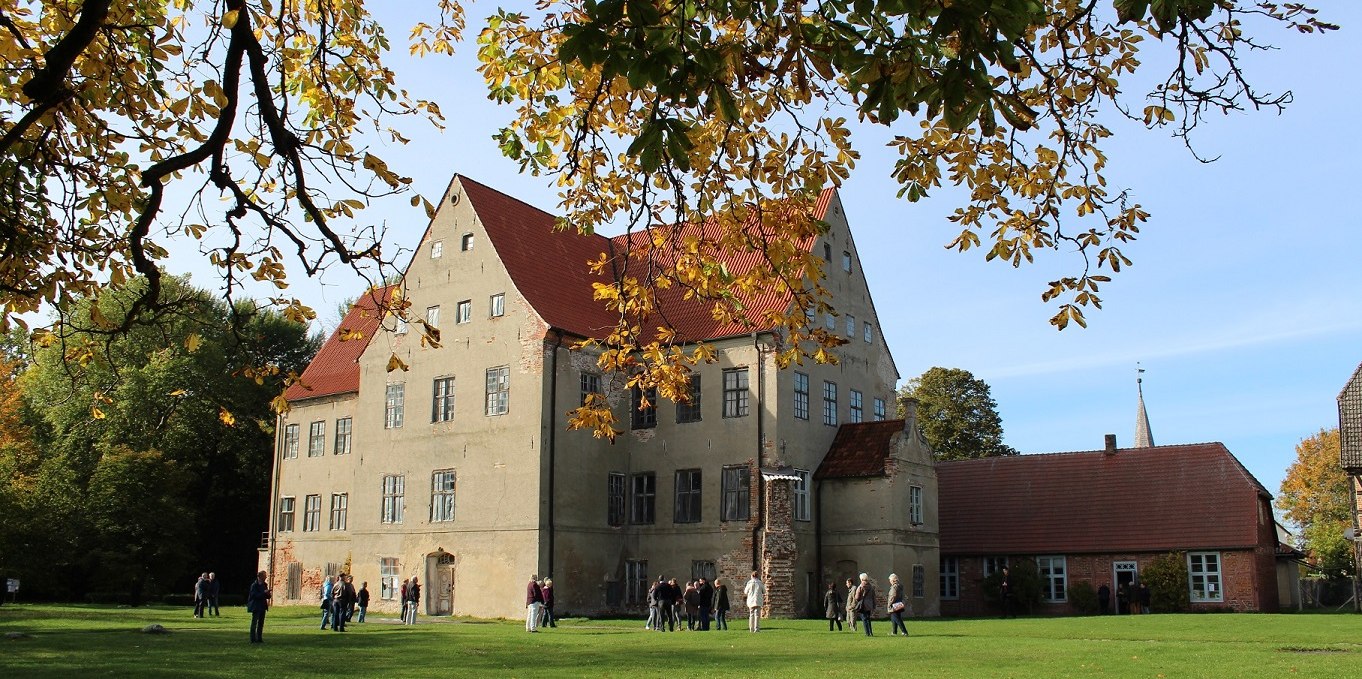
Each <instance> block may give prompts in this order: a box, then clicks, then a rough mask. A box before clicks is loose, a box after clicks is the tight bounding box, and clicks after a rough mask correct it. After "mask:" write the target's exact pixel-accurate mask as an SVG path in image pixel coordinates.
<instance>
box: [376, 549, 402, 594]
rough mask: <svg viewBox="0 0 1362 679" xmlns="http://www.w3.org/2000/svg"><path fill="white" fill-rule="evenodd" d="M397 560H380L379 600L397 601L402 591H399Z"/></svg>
mask: <svg viewBox="0 0 1362 679" xmlns="http://www.w3.org/2000/svg"><path fill="white" fill-rule="evenodd" d="M398 572H399V571H398V570H397V559H393V558H388V557H383V558H380V559H379V560H378V598H380V599H382V600H384V601H395V600H396V599H397V595H398V594H400V591H399V590H398V589H397V575H398Z"/></svg>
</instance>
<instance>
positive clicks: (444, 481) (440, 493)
mask: <svg viewBox="0 0 1362 679" xmlns="http://www.w3.org/2000/svg"><path fill="white" fill-rule="evenodd" d="M453 520H454V470H453V469H441V470H440V471H437V472H432V473H431V475H430V522H431V523H439V522H441V521H453Z"/></svg>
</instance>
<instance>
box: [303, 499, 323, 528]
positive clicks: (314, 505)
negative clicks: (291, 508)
mask: <svg viewBox="0 0 1362 679" xmlns="http://www.w3.org/2000/svg"><path fill="white" fill-rule="evenodd" d="M321 529H322V496H320V495H309V496H307V497H306V498H304V504H303V532H304V533H312V532H315V531H319V530H321Z"/></svg>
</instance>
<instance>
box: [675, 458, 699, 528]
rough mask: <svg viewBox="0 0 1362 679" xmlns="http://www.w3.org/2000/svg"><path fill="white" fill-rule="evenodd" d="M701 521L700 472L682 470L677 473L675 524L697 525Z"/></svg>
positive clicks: (697, 470)
mask: <svg viewBox="0 0 1362 679" xmlns="http://www.w3.org/2000/svg"><path fill="white" fill-rule="evenodd" d="M699 520H700V470H699V469H682V470H678V471H677V472H676V514H675V516H673V518H672V521H673V522H675V523H696V522H698V521H699Z"/></svg>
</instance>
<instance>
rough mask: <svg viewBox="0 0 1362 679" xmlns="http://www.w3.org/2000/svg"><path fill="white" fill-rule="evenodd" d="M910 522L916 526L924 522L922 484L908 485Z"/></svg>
mask: <svg viewBox="0 0 1362 679" xmlns="http://www.w3.org/2000/svg"><path fill="white" fill-rule="evenodd" d="M908 523H911V524H912V525H914V526H921V525H922V524H923V520H922V486H908Z"/></svg>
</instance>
